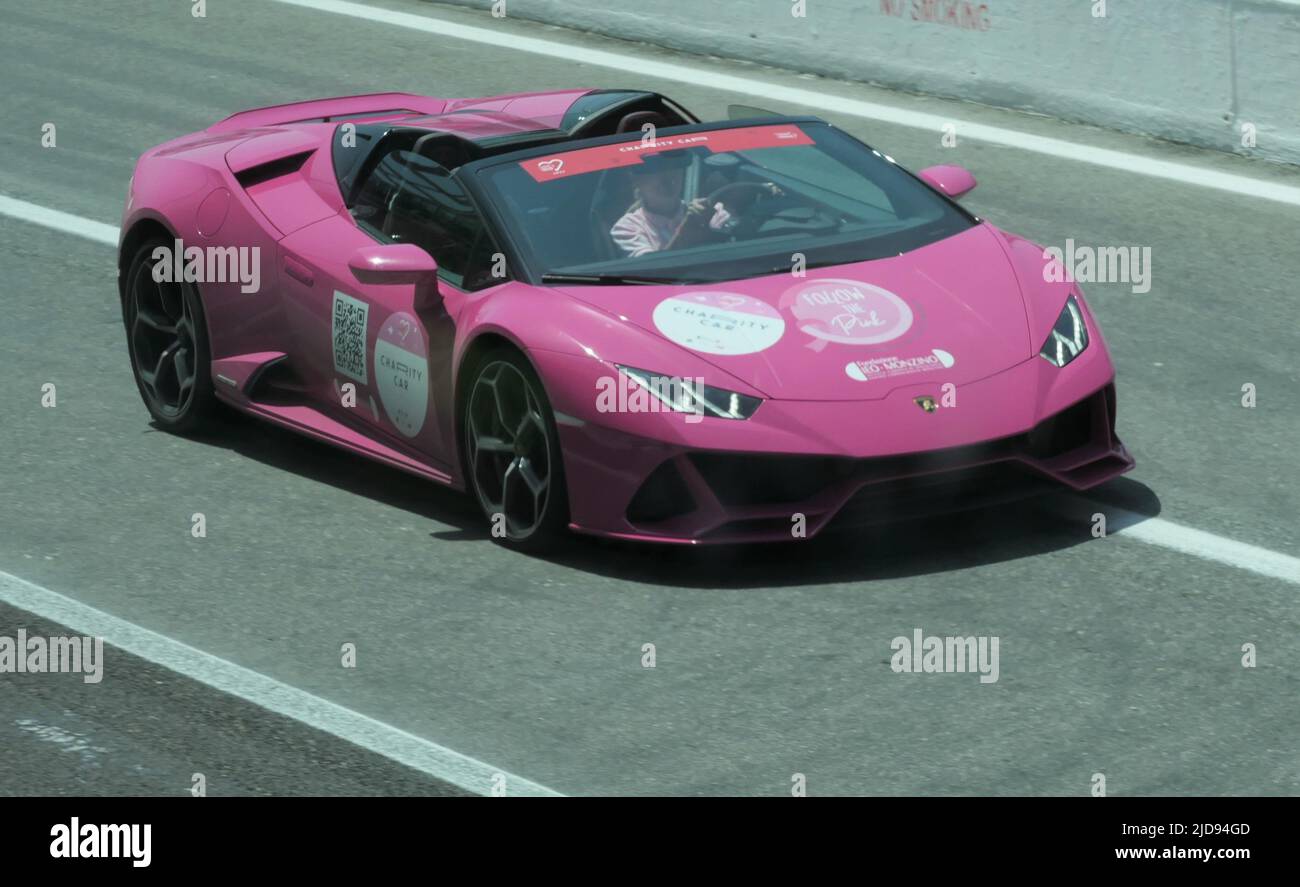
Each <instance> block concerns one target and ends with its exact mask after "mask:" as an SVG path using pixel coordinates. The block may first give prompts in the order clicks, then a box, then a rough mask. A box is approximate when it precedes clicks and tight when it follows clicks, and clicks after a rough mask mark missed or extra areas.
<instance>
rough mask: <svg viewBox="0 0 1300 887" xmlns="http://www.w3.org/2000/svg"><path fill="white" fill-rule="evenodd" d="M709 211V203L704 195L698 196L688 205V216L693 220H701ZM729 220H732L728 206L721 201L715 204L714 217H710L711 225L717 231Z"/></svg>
mask: <svg viewBox="0 0 1300 887" xmlns="http://www.w3.org/2000/svg"><path fill="white" fill-rule="evenodd" d="M708 211H709V204H708V202H707V201H705V199H704V198H703V197H697V198H695V199H694V200H692V201H691V202H690V203H688V204H687V205H686V214H687V218H688V219H689V220H690V221H691V222H695V223H698V222H700V221H701V220H703V219H704V215H705V213H707V212H708ZM729 221H731V213H729V212H727V208H726V207H725V206H723V205H722V203H721V201H719V202H718V203H715V204H713V217H712V218H710V219H709V227H710V228H712V229H713V230H714V231H717V230H719V229H720V228H722V226H723V225H725V224H727V222H729Z"/></svg>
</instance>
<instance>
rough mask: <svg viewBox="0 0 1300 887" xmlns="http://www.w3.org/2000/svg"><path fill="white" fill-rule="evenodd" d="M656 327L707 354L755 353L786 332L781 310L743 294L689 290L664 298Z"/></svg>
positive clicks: (678, 341) (655, 316) (655, 318)
mask: <svg viewBox="0 0 1300 887" xmlns="http://www.w3.org/2000/svg"><path fill="white" fill-rule="evenodd" d="M654 322H655V326H656V327H658V329H659V332H661V333H663V334H664V335H665V336H667V337H668V338H669V339H671V340H672V341H674V342H676V343H677V344H678V345H684V346H685V347H687V348H690V349H691V350H692V351H703V352H705V353H706V354H754V353H755V352H758V351H765V350H766V349H768V348H771V347H772V346H773V345H775V344H776V343H777V342H779V341H780V340H781V336H783V335H785V321H784V320H782V319H781V312H779V311H777V310H776V309H775V308H773V307H772V306H771V305H769V304H767V303H766V302H761V301H759V300H758V299H755V298H753V297H752V296H744V295H741V294H740V293H690V294H688V295H684V296H673V297H672V298H670V299H664V300H663V301H662V302H660V303H659V304H658V305H657V306H655V311H654Z"/></svg>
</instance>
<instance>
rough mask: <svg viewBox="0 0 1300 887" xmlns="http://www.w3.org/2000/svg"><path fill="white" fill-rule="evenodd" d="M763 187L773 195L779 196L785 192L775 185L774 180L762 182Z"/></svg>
mask: <svg viewBox="0 0 1300 887" xmlns="http://www.w3.org/2000/svg"><path fill="white" fill-rule="evenodd" d="M763 187H764V188H766V189H767V193H768V194H770V195H772V196H773V197H780V196H781V195H783V194H785V192H784V191H782V190H781V189H780V187H778V186H777V184H776V182H764V183H763Z"/></svg>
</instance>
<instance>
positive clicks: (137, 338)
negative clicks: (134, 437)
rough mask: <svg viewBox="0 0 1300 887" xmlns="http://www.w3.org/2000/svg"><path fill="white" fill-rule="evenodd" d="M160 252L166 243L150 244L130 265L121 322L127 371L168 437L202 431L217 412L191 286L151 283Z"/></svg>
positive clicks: (201, 323) (204, 339)
mask: <svg viewBox="0 0 1300 887" xmlns="http://www.w3.org/2000/svg"><path fill="white" fill-rule="evenodd" d="M159 247H165V248H167V249H169V250H170V249H171V245H170V244H168V243H166V242H165V241H162V240H151V241H149V242H147V243H145V244H144V245H143V246H141V247H140V249H139V251H138V252H136V254H135V257H134V258H133V259H132V260H131V265H130V267H129V269H128V270H127V277H126V287H125V291H124V296H123V302H122V319H123V321H124V322H125V324H126V337H127V345H128V349H129V351H130V353H131V370H132V371H133V372H134V374H135V382H136V386H137V387H138V388H139V389H140V397H141V398H142V399H143V400H144V404H145V406H146V407H147V408H148V409H149V414H150V415H151V416H153V419H154V421H155V422H157V423H158V425H160V426H161V427H163V428H165V429H167V430H168V431H174V432H177V433H179V434H188V433H192V432H195V431H199V430H201V429H202V428H204V426H205V425H207V424H208V423H209V422H210V420H211V418H212V414H213V412H214V411H215V409H216V395H215V394H214V393H213V391H212V378H211V374H210V371H209V367H210V361H211V356H210V355H209V353H208V330H207V325H206V324H205V322H204V319H203V305H202V303H201V302H200V301H199V293H198V290H197V289H196V288H195V287H194V285H193V284H191V283H184V282H176V283H160V282H158V281H157V280H155V279H154V267H155V266H156V265H157V264H158V260H156V259H154V257H153V255H154V251H155V250H157V249H158V248H159ZM162 261H167V259H163V260H162Z"/></svg>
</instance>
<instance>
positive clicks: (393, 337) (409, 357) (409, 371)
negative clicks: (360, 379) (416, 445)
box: [375, 312, 429, 437]
mask: <svg viewBox="0 0 1300 887" xmlns="http://www.w3.org/2000/svg"><path fill="white" fill-rule="evenodd" d="M375 385H376V386H377V387H378V388H379V399H380V400H382V401H383V402H384V412H386V413H388V418H389V421H391V422H392V423H393V426H394V427H395V428H396V429H397V430H398V431H400V432H401V433H402V434H404V435H406V436H407V437H415V436H416V435H417V434H419V433H420V429H421V428H423V427H424V416H425V413H426V411H427V410H428V406H429V351H428V347H427V346H426V345H425V344H424V330H423V329H421V327H420V321H419V320H417V319H416V318H415V317H413V316H412V315H410V314H407V313H405V312H398V313H397V314H393V315H391V316H390V317H389V318H388V320H386V321H384V325H383V326H382V327H380V330H379V338H378V339H377V340H375Z"/></svg>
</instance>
